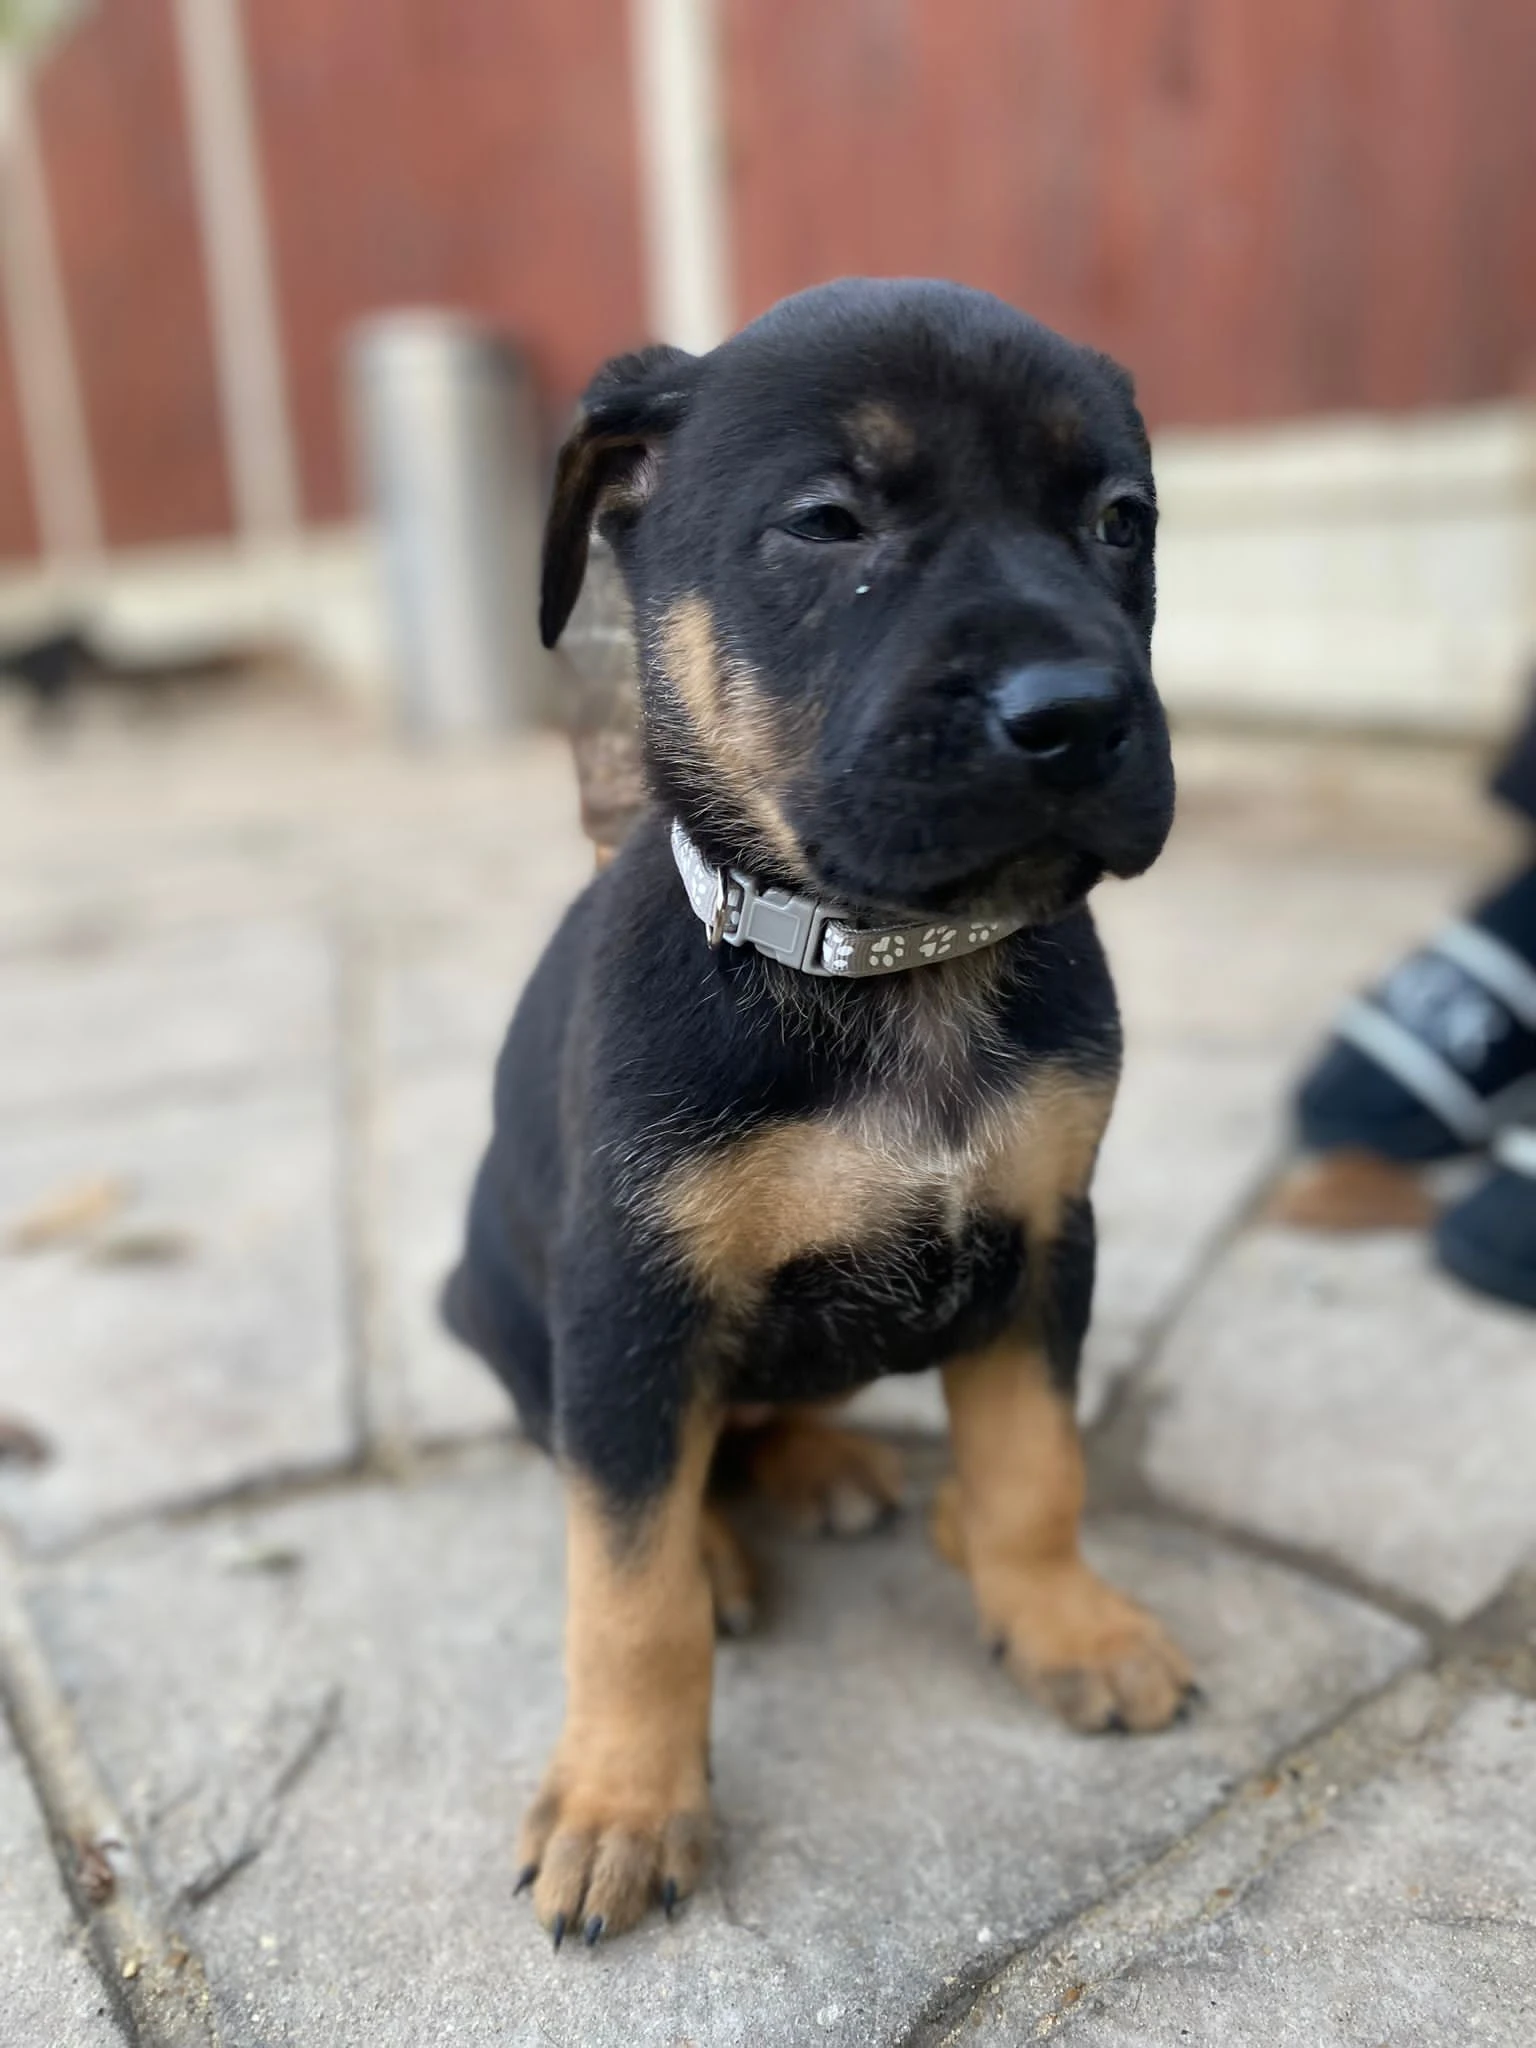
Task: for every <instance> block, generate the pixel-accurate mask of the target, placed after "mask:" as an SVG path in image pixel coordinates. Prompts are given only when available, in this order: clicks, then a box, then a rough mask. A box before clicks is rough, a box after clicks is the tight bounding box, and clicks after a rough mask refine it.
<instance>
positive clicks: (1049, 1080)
mask: <svg viewBox="0 0 1536 2048" xmlns="http://www.w3.org/2000/svg"><path fill="white" fill-rule="evenodd" d="M1112 1092H1113V1091H1112V1084H1111V1083H1109V1082H1108V1081H1100V1080H1096V1079H1085V1078H1084V1077H1083V1076H1082V1075H1080V1074H1075V1073H1072V1072H1070V1071H1069V1070H1067V1069H1065V1068H1056V1067H1050V1068H1045V1069H1043V1070H1042V1071H1041V1072H1039V1073H1038V1074H1037V1075H1035V1076H1034V1077H1033V1078H1032V1079H1031V1081H1030V1082H1028V1083H1027V1084H1026V1085H1025V1086H1024V1087H1022V1088H1021V1089H1020V1090H1019V1091H1018V1093H1017V1094H1016V1095H1015V1096H1014V1097H1013V1098H1012V1100H1011V1101H1009V1102H1006V1103H1004V1104H1002V1105H1000V1106H999V1107H998V1109H997V1110H995V1111H994V1112H992V1113H991V1114H990V1115H988V1116H986V1117H984V1118H983V1119H981V1120H979V1121H978V1124H977V1128H976V1130H975V1132H974V1134H973V1135H972V1136H971V1137H970V1138H969V1139H968V1140H966V1141H965V1142H963V1143H961V1144H959V1145H953V1144H949V1143H946V1142H943V1141H941V1140H938V1139H935V1138H934V1137H933V1136H932V1135H930V1134H929V1133H927V1132H926V1131H925V1130H924V1129H923V1128H922V1127H921V1124H920V1123H919V1122H918V1120H917V1119H916V1118H915V1117H914V1116H913V1115H912V1114H911V1113H910V1112H909V1111H908V1110H907V1109H906V1107H905V1106H904V1098H903V1097H901V1096H900V1095H898V1094H897V1093H896V1092H895V1091H892V1093H891V1094H890V1095H889V1097H885V1098H881V1099H878V1100H877V1101H876V1102H875V1104H874V1105H872V1106H871V1107H868V1108H866V1109H865V1110H863V1111H862V1112H860V1113H858V1114H856V1115H848V1116H845V1117H837V1118H832V1117H827V1118H813V1119H808V1120H806V1121H803V1122H798V1123H779V1124H771V1125H769V1126H768V1127H767V1128H766V1129H764V1130H760V1131H756V1132H754V1133H753V1134H752V1135H751V1136H749V1137H747V1138H744V1139H741V1140H740V1141H738V1142H737V1143H735V1144H732V1145H728V1146H725V1147H722V1148H720V1149H718V1150H715V1151H711V1152H709V1153H706V1154H704V1155H703V1156H701V1157H698V1158H694V1159H691V1160H689V1161H688V1162H686V1164H684V1165H683V1166H680V1167H677V1168H675V1169H674V1170H673V1171H672V1172H671V1173H670V1174H669V1175H668V1176H667V1178H666V1180H665V1181H664V1183H663V1185H662V1188H661V1190H660V1193H659V1196H658V1198H657V1203H656V1209H657V1213H658V1215H659V1217H660V1220H661V1222H662V1224H663V1227H664V1228H665V1230H666V1231H667V1233H668V1235H669V1236H670V1237H671V1239H672V1240H673V1242H674V1243H675V1244H676V1245H677V1246H678V1248H679V1250H680V1252H681V1254H682V1256H683V1257H684V1258H685V1259H686V1261H687V1262H688V1264H689V1266H690V1267H691V1269H692V1271H693V1273H694V1274H695V1276H696V1278H697V1279H698V1280H699V1281H700V1282H701V1283H702V1284H703V1285H704V1286H705V1288H706V1289H707V1290H708V1291H709V1292H710V1293H711V1294H713V1295H714V1296H715V1297H716V1298H717V1299H718V1300H720V1301H722V1302H725V1303H734V1304H739V1303H741V1302H743V1301H745V1300H749V1299H750V1298H751V1296H752V1295H753V1293H754V1292H755V1291H756V1289H757V1288H758V1287H759V1286H761V1285H762V1284H763V1283H764V1282H766V1281H767V1279H768V1278H769V1277H770V1275H772V1274H773V1273H774V1272H776V1271H777V1270H778V1268H779V1267H781V1266H783V1265H787V1264H788V1263H789V1261H790V1260H791V1259H795V1258H799V1257H801V1256H803V1255H804V1254H806V1253H811V1252H819V1251H831V1250H835V1249H838V1248H842V1247H848V1246H852V1245H858V1244H864V1243H869V1242H873V1241H877V1240H878V1239H879V1238H881V1237H882V1236H885V1235H888V1234H890V1233H891V1232H894V1231H896V1230H899V1229H900V1228H901V1226H902V1225H903V1224H904V1223H906V1222H908V1221H909V1220H911V1219H912V1218H913V1217H914V1216H915V1215H916V1214H917V1213H918V1212H919V1211H920V1210H922V1209H924V1208H927V1209H929V1210H931V1209H933V1208H935V1207H937V1208H939V1209H940V1210H941V1211H942V1212H943V1213H945V1214H947V1215H948V1216H950V1217H951V1218H952V1221H953V1224H954V1227H956V1228H958V1227H959V1225H960V1223H961V1221H962V1219H963V1218H964V1216H965V1215H966V1214H967V1213H969V1212H973V1211H976V1210H978V1209H984V1210H987V1211H990V1212H991V1213H994V1214H1001V1215H1004V1216H1008V1217H1012V1218H1016V1219H1017V1220H1018V1221H1019V1222H1021V1223H1023V1224H1024V1225H1025V1226H1026V1227H1027V1228H1028V1229H1030V1230H1031V1231H1032V1232H1039V1233H1041V1234H1042V1235H1043V1236H1045V1237H1050V1236H1052V1235H1054V1233H1055V1229H1056V1224H1057V1219H1058V1217H1059V1214H1060V1209H1061V1205H1062V1203H1063V1201H1065V1200H1067V1199H1069V1198H1070V1197H1071V1196H1074V1195H1077V1194H1080V1193H1081V1192H1082V1190H1083V1188H1084V1187H1085V1186H1086V1185H1087V1182H1088V1177H1089V1175H1090V1174H1091V1172H1092V1170H1093V1160H1094V1154H1095V1152H1096V1150H1097V1147H1098V1142H1099V1138H1100V1136H1101V1135H1102V1132H1103V1128H1104V1122H1105V1119H1106V1118H1107V1116H1108V1114H1109V1105H1110V1100H1111V1097H1112Z"/></svg>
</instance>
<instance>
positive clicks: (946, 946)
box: [672, 821, 1024, 981]
mask: <svg viewBox="0 0 1536 2048" xmlns="http://www.w3.org/2000/svg"><path fill="white" fill-rule="evenodd" d="M672 858H673V859H674V860H675V861H676V862H677V872H678V873H679V874H680V875H681V876H682V878H683V887H684V889H686V890H687V892H688V901H689V902H690V903H691V904H692V905H693V909H694V914H695V916H696V917H698V919H699V920H700V922H701V923H702V924H703V926H704V929H705V932H706V934H707V936H708V938H709V943H710V944H711V945H712V946H718V945H719V944H720V942H721V941H722V940H724V942H725V944H726V945H728V946H753V947H755V948H756V949H757V951H758V952H759V953H762V954H765V955H766V956H767V958H768V959H770V960H777V961H779V962H780V963H781V964H782V965H783V966H785V967H795V968H798V969H799V971H800V972H801V973H802V974H819V975H833V976H836V977H837V979H838V980H840V981H851V980H857V979H858V978H860V977H862V976H866V975H872V974H896V973H899V972H900V971H901V970H902V969H903V968H907V967H928V966H931V965H932V964H933V962H934V961H936V960H958V959H959V958H960V956H961V955H962V954H963V953H979V952H980V951H981V950H982V948H983V947H985V946H995V945H996V944H997V942H998V940H999V939H1006V938H1007V937H1008V935H1009V934H1010V933H1011V932H1016V931H1017V930H1018V929H1019V927H1020V926H1021V925H1022V924H1023V922H1024V920H1023V919H1022V918H1018V917H1013V918H1009V917H987V918H969V917H960V918H957V919H956V920H955V922H954V923H953V924H944V923H934V924H888V925H877V926H873V927H866V926H863V925H853V924H848V923H846V922H845V921H844V920H843V919H841V918H838V917H835V916H834V915H833V913H832V912H831V910H829V909H828V907H827V905H826V904H824V903H818V902H816V900H815V899H814V898H813V897H810V896H793V895H791V894H790V892H789V890H788V889H760V888H759V887H758V886H757V884H756V882H754V881H753V880H752V878H751V876H750V875H744V874H743V873H742V872H741V870H740V868H716V867H711V866H710V864H709V862H708V861H707V860H706V859H705V858H704V856H703V854H702V853H700V851H699V849H698V848H697V847H696V846H695V845H694V843H693V841H692V840H691V839H690V838H689V836H688V834H687V833H686V832H685V831H684V830H683V828H682V826H681V825H680V824H677V823H676V822H675V821H674V823H673V826H672Z"/></svg>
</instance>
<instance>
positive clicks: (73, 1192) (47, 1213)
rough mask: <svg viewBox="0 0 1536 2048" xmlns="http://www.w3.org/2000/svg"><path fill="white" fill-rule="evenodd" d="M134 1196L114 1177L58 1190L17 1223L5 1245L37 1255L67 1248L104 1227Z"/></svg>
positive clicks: (100, 1176) (99, 1176)
mask: <svg viewBox="0 0 1536 2048" xmlns="http://www.w3.org/2000/svg"><path fill="white" fill-rule="evenodd" d="M131 1193H132V1190H131V1188H130V1187H129V1186H128V1183H127V1182H126V1181H125V1180H121V1179H119V1178H117V1177H116V1176H115V1175H112V1174H96V1175H93V1176H92V1177H91V1178H90V1179H89V1180H80V1181H76V1182H74V1183H73V1184H72V1185H71V1186H69V1187H65V1188H56V1189H55V1190H54V1192H53V1193H52V1194H50V1195H45V1196H44V1197H43V1199H42V1200H41V1201H40V1202H39V1203H37V1205H36V1206H35V1207H34V1208H31V1209H29V1210H27V1211H26V1213H25V1214H24V1215H22V1216H19V1217H18V1218H17V1219H16V1221H15V1222H14V1223H13V1224H12V1225H11V1227H10V1229H9V1230H8V1231H7V1232H6V1236H5V1242H6V1244H7V1245H8V1246H9V1247H10V1249H11V1250H12V1251H18V1252H38V1251H43V1250H45V1249H46V1248H47V1247H48V1246H49V1245H55V1244H67V1243H68V1242H69V1241H70V1240H71V1239H73V1238H77V1237H83V1236H85V1235H86V1233H87V1232H88V1231H92V1230H94V1229H95V1228H96V1227H97V1225H98V1224H101V1223H105V1222H106V1220H107V1218H108V1217H109V1216H115V1215H116V1214H117V1213H118V1211H119V1210H120V1209H121V1208H122V1207H123V1205H124V1203H125V1202H127V1200H128V1199H129V1196H130V1195H131Z"/></svg>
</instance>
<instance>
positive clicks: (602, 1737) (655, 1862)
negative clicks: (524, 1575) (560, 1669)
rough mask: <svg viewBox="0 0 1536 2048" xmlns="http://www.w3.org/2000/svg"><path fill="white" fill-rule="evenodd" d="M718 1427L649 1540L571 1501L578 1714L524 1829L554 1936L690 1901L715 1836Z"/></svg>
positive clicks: (683, 1474) (589, 1497)
mask: <svg viewBox="0 0 1536 2048" xmlns="http://www.w3.org/2000/svg"><path fill="white" fill-rule="evenodd" d="M717 1429H718V1424H717V1418H714V1417H706V1416H703V1415H696V1416H695V1417H693V1418H692V1419H691V1420H690V1423H689V1425H688V1427H687V1429H686V1430H685V1433H684V1440H683V1445H682V1449H681V1455H680V1456H679V1459H678V1464H677V1470H676V1472H675V1474H674V1476H673V1479H672V1482H671V1484H670V1486H669V1487H668V1489H667V1492H666V1493H665V1494H664V1495H663V1497H662V1498H661V1499H660V1500H659V1501H658V1502H656V1503H655V1505H654V1506H653V1507H652V1508H651V1510H650V1511H649V1513H648V1514H647V1517H646V1520H645V1522H644V1524H643V1526H642V1527H641V1528H640V1529H639V1530H637V1531H623V1530H617V1529H615V1528H614V1527H613V1526H612V1524H611V1523H610V1521H609V1519H608V1518H607V1516H606V1515H605V1514H604V1512H603V1509H602V1506H601V1504H600V1502H599V1500H598V1498H597V1496H596V1495H595V1494H594V1493H593V1492H592V1491H591V1490H590V1488H589V1487H588V1486H587V1485H586V1484H585V1483H584V1482H583V1481H581V1480H580V1479H576V1478H573V1479H572V1480H571V1481H570V1483H569V1486H568V1489H567V1496H566V1500H567V1550H566V1578H567V1591H566V1601H567V1606H566V1643H565V1663H566V1712H565V1726H564V1728H563V1730H562V1732H561V1736H560V1742H559V1746H558V1748H557V1749H556V1752H555V1756H554V1760H553V1762H552V1763H551V1765H550V1767H549V1771H548V1773H547V1775H546V1777H545V1780H544V1785H543V1788H542V1790H541V1791H540V1793H539V1796H538V1798H537V1799H536V1800H535V1802H534V1804H533V1807H532V1809H531V1810H530V1812H529V1814H528V1817H527V1819H526V1821H525V1822H524V1825H523V1831H522V1835H521V1837H520V1840H519V1848H518V1855H519V1861H520V1862H521V1863H522V1864H523V1865H524V1866H525V1868H536V1870H537V1873H538V1875H537V1882H536V1883H535V1885H534V1894H533V1897H534V1905H535V1907H536V1908H537V1911H538V1914H539V1918H540V1919H541V1920H542V1921H543V1922H544V1924H545V1926H547V1927H552V1928H557V1929H558V1930H559V1931H562V1932H563V1930H564V1928H565V1927H566V1926H572V1927H575V1926H576V1925H577V1924H578V1923H579V1922H581V1921H583V1920H584V1921H585V1922H586V1925H587V1928H588V1930H589V1932H590V1930H591V1925H592V1922H593V1921H594V1920H598V1921H601V1922H602V1929H600V1930H599V1931H603V1930H606V1931H609V1932H617V1931H618V1930H619V1929H621V1928H625V1927H629V1926H631V1925H633V1923H634V1922H635V1921H636V1920H638V1919H639V1917H640V1915H641V1914H642V1913H643V1912H644V1910H645V1908H646V1905H647V1904H648V1903H649V1901H650V1899H651V1897H652V1895H653V1894H654V1893H656V1892H657V1891H659V1890H662V1889H663V1888H664V1887H669V1886H670V1887H671V1888H672V1890H673V1893H674V1895H675V1896H677V1897H682V1896H683V1895H684V1894H685V1893H686V1892H688V1891H689V1890H691V1889H692V1887H693V1884H694V1882H695V1881H696V1879H697V1877H698V1873H699V1871H700V1869H701V1867H702V1864H703V1859H704V1853H705V1848H706V1846H707V1842H708V1833H709V1795H708V1789H707V1783H706V1764H707V1749H708V1741H709V1708H710V1692H711V1685H712V1678H713V1665H714V1618H713V1613H712V1607H711V1593H710V1578H709V1574H708V1572H707V1570H706V1566H705V1544H706V1526H705V1513H704V1489H705V1485H706V1482H707V1480H708V1476H709V1466H710V1460H711V1457H712V1456H713V1452H714V1446H715V1438H716V1435H717Z"/></svg>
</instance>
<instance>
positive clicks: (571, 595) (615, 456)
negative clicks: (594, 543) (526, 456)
mask: <svg viewBox="0 0 1536 2048" xmlns="http://www.w3.org/2000/svg"><path fill="white" fill-rule="evenodd" d="M698 370H699V359H698V357H697V356H691V355H689V354H688V353H687V352H686V351H685V350H683V349H680V348H665V347H660V346H658V347H655V348H642V349H637V350H636V351H635V353H634V354H633V355H628V356H615V357H614V359H613V361H612V362H611V363H605V364H604V365H603V367H602V369H600V370H599V371H598V373H597V375H596V376H595V377H594V378H593V379H592V382H591V383H590V384H589V385H588V386H587V390H586V395H585V396H584V397H583V399H582V401H581V410H580V412H579V413H578V414H577V417H576V424H575V426H574V427H573V428H572V429H571V431H570V433H569V434H568V435H567V437H566V440H565V445H564V446H563V447H562V448H561V450H560V456H559V460H558V461H557V463H556V465H555V488H554V495H553V497H552V498H551V500H550V507H549V519H548V521H547V522H546V524H545V527H544V574H543V582H542V586H541V589H540V593H539V633H540V636H541V638H542V639H543V642H544V645H545V646H546V647H553V646H554V644H555V642H556V641H557V640H558V639H559V638H560V635H561V633H562V632H563V631H564V630H565V622H566V620H567V619H568V618H569V617H570V616H571V610H572V607H573V606H574V605H575V603H576V599H577V598H578V597H579V596H580V594H581V579H582V577H583V576H584V575H585V574H586V569H587V545H588V542H589V540H590V538H591V533H592V522H593V520H594V519H596V518H598V517H600V516H601V514H602V513H603V512H605V511H610V512H611V511H618V510H620V509H627V510H629V511H631V512H635V511H638V510H639V508H640V506H641V505H642V504H643V503H644V501H645V498H646V497H647V495H648V494H649V490H650V485H651V482H652V480H653V476H654V469H653V465H652V463H651V460H650V458H651V456H652V453H653V451H654V450H655V449H656V448H657V446H658V445H659V444H660V443H661V442H662V441H664V440H665V439H666V437H667V435H668V434H670V433H671V432H672V430H673V428H674V427H675V426H677V424H678V423H679V421H680V420H681V419H682V418H683V415H684V414H685V413H686V412H687V410H688V404H689V401H690V399H691V398H692V397H693V389H694V384H695V381H696V379H697V376H698Z"/></svg>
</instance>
